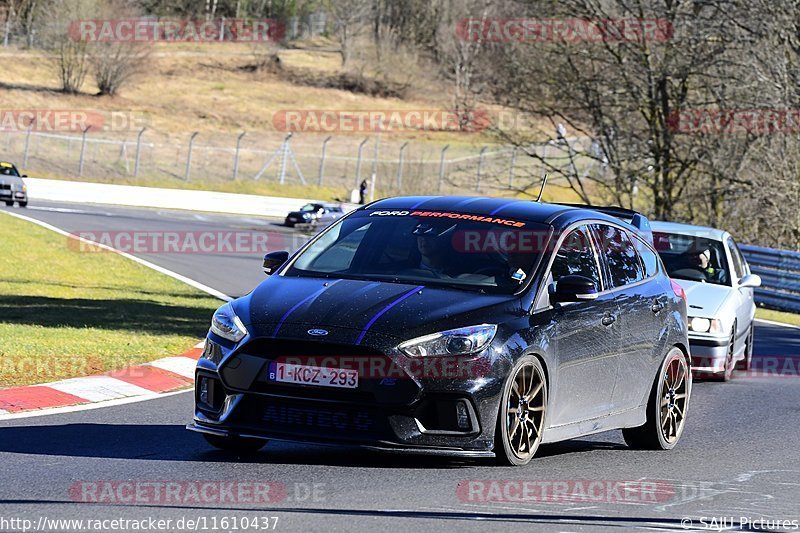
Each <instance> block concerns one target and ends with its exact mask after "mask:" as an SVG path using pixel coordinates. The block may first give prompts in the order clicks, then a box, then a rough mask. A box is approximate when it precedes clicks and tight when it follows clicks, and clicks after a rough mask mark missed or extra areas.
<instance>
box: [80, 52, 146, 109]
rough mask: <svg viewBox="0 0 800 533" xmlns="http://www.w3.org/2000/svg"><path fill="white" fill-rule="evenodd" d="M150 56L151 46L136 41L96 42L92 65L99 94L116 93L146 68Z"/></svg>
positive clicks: (111, 94) (112, 94) (110, 94)
mask: <svg viewBox="0 0 800 533" xmlns="http://www.w3.org/2000/svg"><path fill="white" fill-rule="evenodd" d="M149 57H150V49H149V47H147V46H143V45H138V44H135V43H98V44H96V45H95V46H94V47H93V49H92V55H91V65H92V70H93V74H94V79H95V82H96V83H97V88H98V89H99V93H98V94H100V95H108V96H114V95H116V94H117V92H118V91H119V90H120V88H121V87H122V86H123V85H125V84H126V83H128V82H130V80H131V79H132V78H133V77H134V76H136V75H137V74H139V73H141V72H142V71H143V70H144V67H145V66H146V64H147V61H148V59H149Z"/></svg>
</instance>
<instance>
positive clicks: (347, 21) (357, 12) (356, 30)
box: [326, 0, 372, 67]
mask: <svg viewBox="0 0 800 533" xmlns="http://www.w3.org/2000/svg"><path fill="white" fill-rule="evenodd" d="M326 8H327V11H328V12H329V13H330V15H331V17H332V18H333V24H334V29H335V32H336V38H337V40H338V41H339V53H340V54H341V56H342V66H343V67H345V66H347V64H348V63H349V61H350V57H351V55H352V52H353V46H354V42H355V40H356V39H357V38H358V37H359V36H361V35H362V34H363V32H364V30H365V29H366V28H367V24H368V17H369V14H370V11H371V9H372V5H371V4H370V3H369V2H368V1H367V0H329V1H328V2H327V3H326Z"/></svg>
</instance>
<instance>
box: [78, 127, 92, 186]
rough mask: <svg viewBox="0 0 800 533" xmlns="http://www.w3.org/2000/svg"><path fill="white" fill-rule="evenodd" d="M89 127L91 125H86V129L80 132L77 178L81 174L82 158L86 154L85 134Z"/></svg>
mask: <svg viewBox="0 0 800 533" xmlns="http://www.w3.org/2000/svg"><path fill="white" fill-rule="evenodd" d="M90 129H91V126H86V129H85V130H83V133H82V134H81V158H80V161H79V162H78V177H79V178H80V177H81V176H83V160H84V158H85V156H86V134H87V133H88V132H89V130H90Z"/></svg>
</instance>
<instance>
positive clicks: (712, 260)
mask: <svg viewBox="0 0 800 533" xmlns="http://www.w3.org/2000/svg"><path fill="white" fill-rule="evenodd" d="M653 241H654V244H655V247H656V250H657V251H658V254H659V255H660V256H661V260H662V261H663V262H664V267H665V268H666V269H667V272H668V273H669V276H670V277H671V278H675V279H686V280H691V281H699V282H702V283H713V284H715V285H730V284H731V283H730V269H729V268H728V260H727V258H726V256H725V250H724V248H723V246H722V243H721V242H720V241H716V240H713V239H708V238H705V237H702V236H695V235H684V234H679V233H663V232H653Z"/></svg>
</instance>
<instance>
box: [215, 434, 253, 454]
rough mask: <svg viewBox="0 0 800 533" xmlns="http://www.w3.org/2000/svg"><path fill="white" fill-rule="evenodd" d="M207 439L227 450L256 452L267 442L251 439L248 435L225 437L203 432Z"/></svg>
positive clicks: (217, 446) (219, 447) (216, 446)
mask: <svg viewBox="0 0 800 533" xmlns="http://www.w3.org/2000/svg"><path fill="white" fill-rule="evenodd" d="M203 437H205V439H206V441H207V442H208V443H209V444H210V445H212V446H213V447H215V448H218V449H220V450H225V451H226V452H236V453H254V452H257V451H258V450H260V449H261V448H263V447H264V446H265V445H266V444H267V440H265V439H251V438H248V437H223V436H220V435H209V434H208V433H203Z"/></svg>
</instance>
